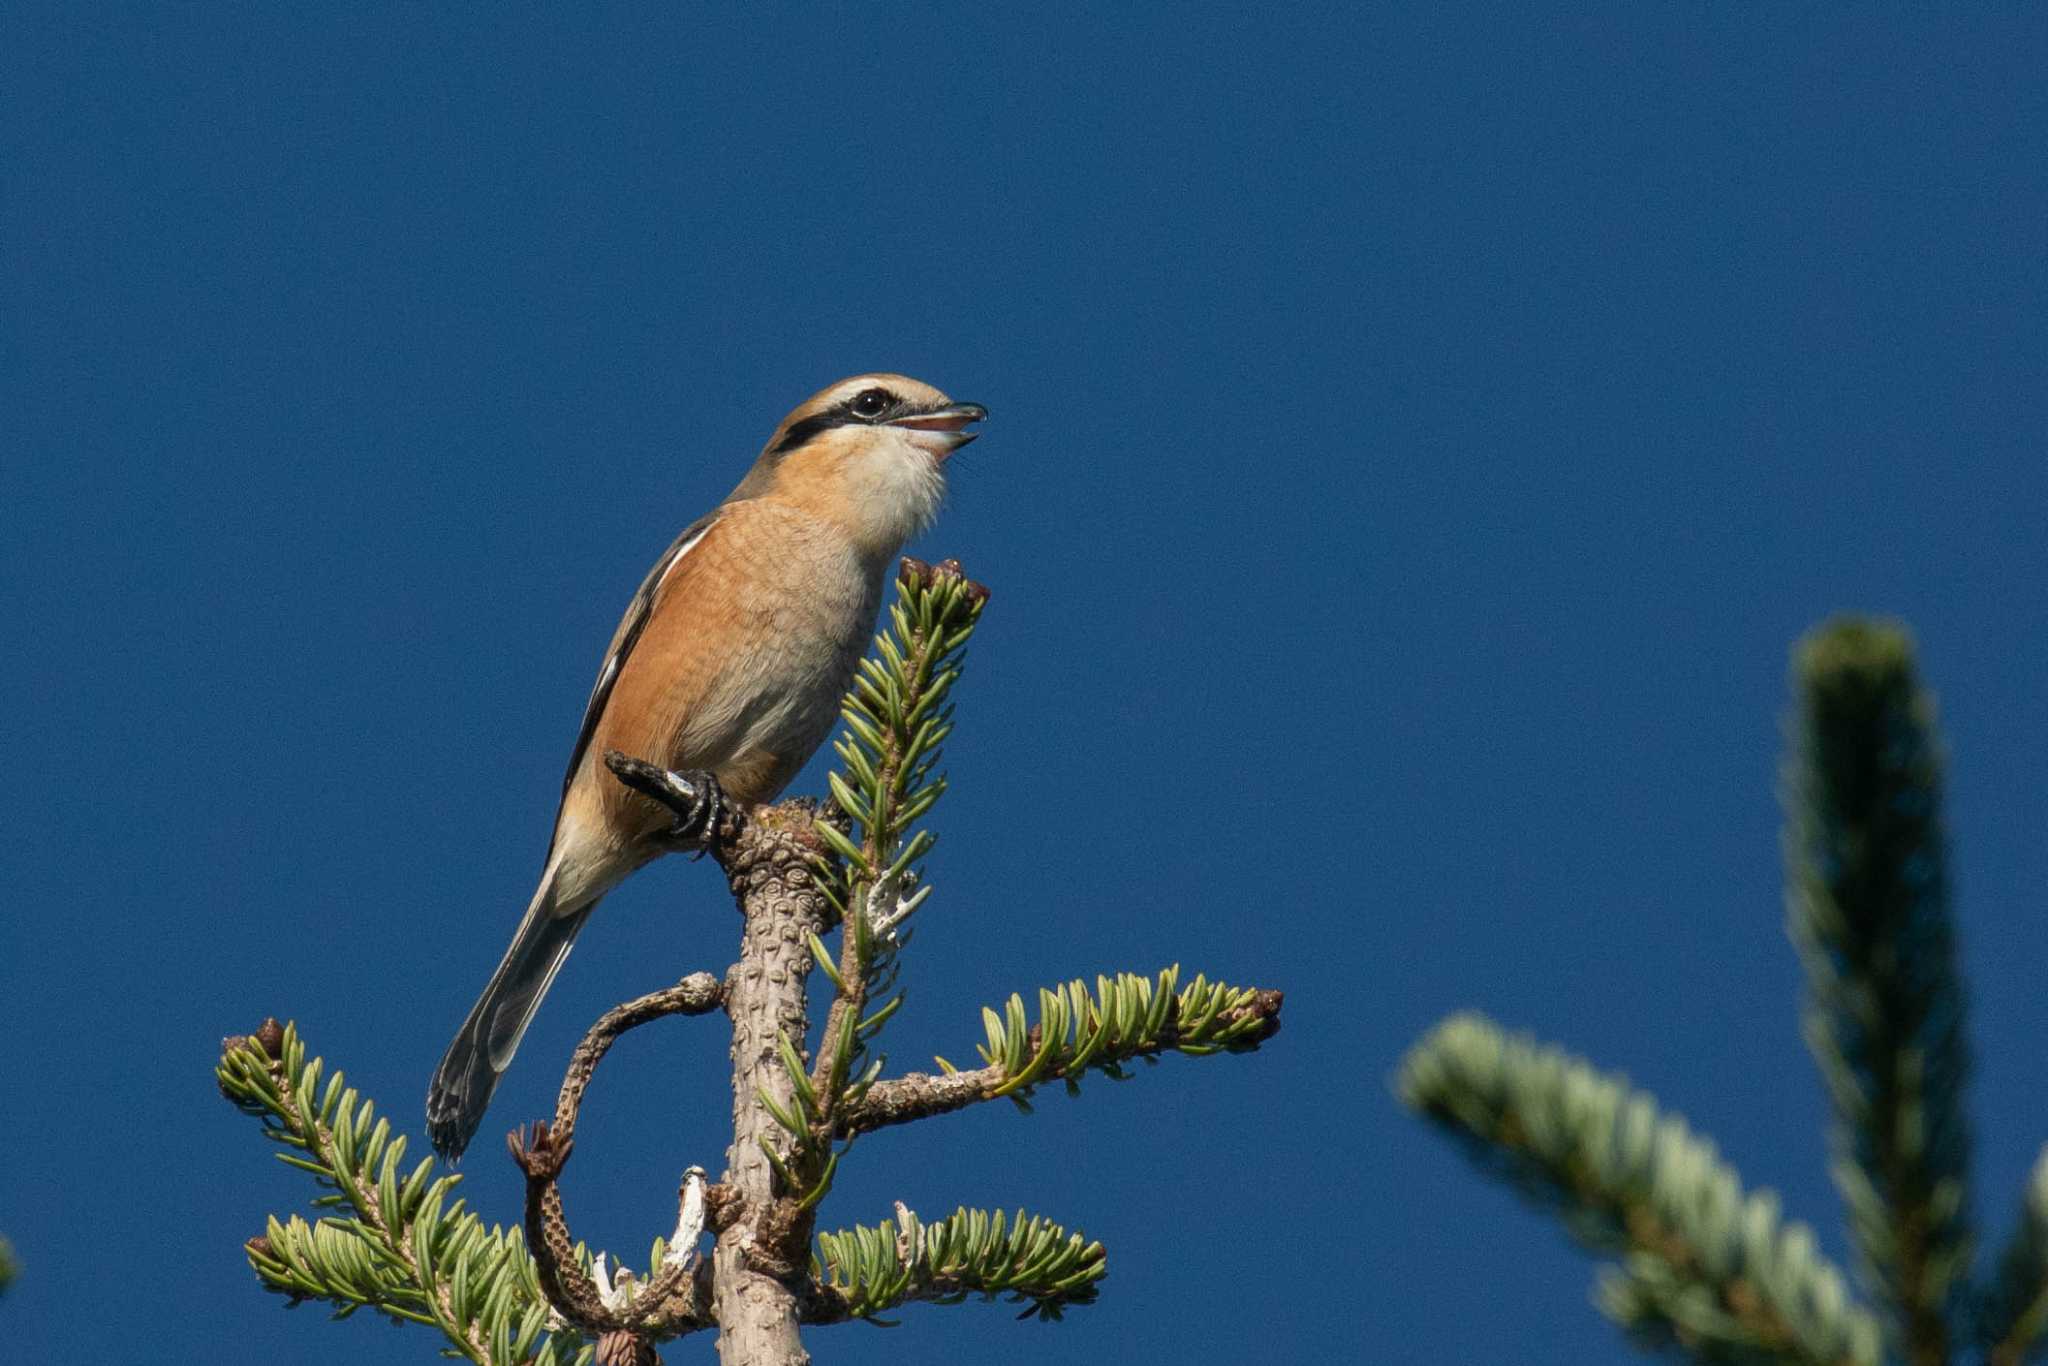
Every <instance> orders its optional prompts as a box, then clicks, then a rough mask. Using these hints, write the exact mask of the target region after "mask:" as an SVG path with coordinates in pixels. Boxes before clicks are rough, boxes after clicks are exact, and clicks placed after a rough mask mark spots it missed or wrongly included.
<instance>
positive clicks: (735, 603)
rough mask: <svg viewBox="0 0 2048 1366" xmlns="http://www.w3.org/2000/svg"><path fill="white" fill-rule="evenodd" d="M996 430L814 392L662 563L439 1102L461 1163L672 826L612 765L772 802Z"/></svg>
mask: <svg viewBox="0 0 2048 1366" xmlns="http://www.w3.org/2000/svg"><path fill="white" fill-rule="evenodd" d="M983 416H985V414H984V413H983V411H982V410H981V409H980V408H979V407H978V406H977V405H974V404H954V403H952V402H951V400H949V399H947V397H946V396H945V395H944V394H942V393H940V392H939V391H938V390H936V389H933V388H931V387H930V386H929V385H925V384H920V383H919V382H918V381H916V380H912V379H909V378H907V377H905V376H901V375H884V374H876V375H862V376H857V377H855V378H854V379H850V380H843V381H841V382H840V383H838V384H835V385H833V386H831V387H829V388H827V389H823V390H820V391H819V392H818V393H817V394H814V395H812V396H811V397H810V398H809V399H807V400H805V401H804V402H803V403H802V404H799V405H798V406H797V408H796V409H795V410H794V411H792V412H791V413H790V415H789V416H788V417H786V418H784V419H783V421H782V423H781V425H780V426H778V427H777V428H776V430H775V434H774V435H773V436H772V437H770V439H769V442H768V445H767V447H766V448H765V449H764V450H763V451H762V453H761V456H760V458H759V459H758V460H757V461H755V463H754V467H753V469H752V470H750V471H749V472H748V474H747V476H746V478H745V479H743V480H742V481H741V482H740V485H739V487H737V488H736V489H734V490H733V492H732V495H731V496H730V497H728V498H727V499H726V501H725V502H723V503H721V504H720V505H719V506H718V508H717V509H716V510H714V511H713V512H712V513H711V514H710V515H709V516H708V517H705V518H703V519H701V520H700V521H698V522H697V523H694V524H693V525H692V526H691V527H690V529H689V530H687V531H685V532H684V533H683V535H682V536H681V537H680V538H678V540H677V541H676V542H675V544H673V545H672V546H670V547H669V551H668V553H667V554H666V555H664V556H663V557H662V559H661V560H660V561H658V562H657V563H656V565H655V567H654V569H653V570H652V571H650V573H649V574H648V576H647V579H646V581H645V582H643V583H642V585H641V587H640V591H639V592H638V593H636V594H635V595H634V598H633V601H632V602H631V604H630V605H629V606H628V607H627V610H626V615H625V618H624V619H623V620H622V621H621V622H620V624H619V627H618V630H617V631H616V632H614V633H613V636H612V642H611V646H610V648H609V649H608V650H607V651H606V654H605V660H604V664H603V666H602V668H601V669H600V671H599V675H598V681H597V685H596V686H595V687H594V688H593V689H592V691H591V696H590V701H589V704H588V706H587V708H586V711H585V716H584V722H583V727H582V730H581V732H580V733H579V735H578V737H577V743H576V748H575V751H574V752H573V754H572V756H571V759H570V763H569V770H568V773H567V775H566V777H565V780H564V784H563V791H562V803H561V807H560V810H559V812H558V814H557V816H556V819H555V833H554V839H553V842H552V844H551V846H550V849H549V852H548V860H547V864H546V867H545V868H544V869H543V871H542V874H541V881H540V886H539V888H538V889H537V890H536V891H535V893H534V897H533V901H532V903H531V904H530V905H529V906H528V908H527V912H526V917H525V919H524V920H523V921H522V922H521V924H520V928H519V931H518V933H517V934H516V935H515V936H514V938H513V941H512V947H511V948H510V949H508V950H507V951H506V953H505V956H504V958H503V960H502V961H501V962H500V963H499V965H498V970H497V972H496V973H494V974H493V975H492V978H491V981H490V984H489V985H488V986H486V987H485V989H484V993H483V995H482V996H481V997H480V998H479V999H478V1001H477V1003H476V1005H475V1006H474V1007H473V1008H472V1009H471V1011H470V1014H469V1018H468V1019H467V1020H465V1021H464V1023H463V1026H462V1028H461V1030H460V1031H458V1032H457V1034H456V1038H455V1042H454V1043H453V1044H451V1045H450V1046H449V1049H448V1053H447V1055H446V1056H445V1057H444V1058H443V1059H442V1061H441V1065H440V1067H439V1069H437V1071H436V1073H435V1077H434V1082H433V1085H432V1086H431V1087H430V1088H429V1091H428V1096H427V1119H428V1131H429V1133H430V1135H431V1136H432V1138H433V1141H434V1146H435V1147H436V1148H437V1149H439V1150H440V1151H441V1153H442V1154H443V1155H444V1156H451V1157H452V1156H454V1155H456V1154H459V1153H460V1152H461V1150H462V1148H463V1147H464V1145H465V1144H466V1143H467V1142H468V1140H469V1137H470V1135H471V1134H472V1133H473V1132H474V1131H475V1128H476V1125H477V1123H478V1122H479V1121H480V1120H481V1118H482V1115H483V1110H484V1107H485V1105H486V1104H487V1103H488V1101H489V1099H490V1096H491V1093H492V1091H493V1090H494V1089H495V1087H496V1085H497V1080H498V1077H499V1076H500V1075H502V1073H503V1072H504V1070H505V1068H506V1066H508V1065H509V1064H510V1062H511V1059H512V1054H513V1052H514V1051H515V1050H516V1049H517V1048H518V1045H519V1040H520V1038H521V1036H522V1035H523V1034H524V1033H525V1029H526V1026H527V1024H528V1023H529V1022H530V1021H531V1019H532V1016H533V1011H534V1009H535V1008H537V1007H538V1005H539V1002H540V998H541V996H542V995H543V994H545V992H546V990H547V987H548V985H549V983H550V982H551V981H552V980H553V978H554V974H555V973H556V972H557V971H558V970H559V969H560V967H561V965H562V962H563V960H564V959H565V958H566V957H567V956H568V952H569V946H570V944H571V943H572V942H573V941H574V938H575V935H576V932H577V931H578V930H579V929H580V928H581V927H582V925H583V922H584V920H585V918H586V917H587V916H588V915H589V913H590V910H591V908H592V907H593V906H595V905H596V903H597V901H598V899H599V898H601V897H602V896H603V895H604V894H605V893H606V892H607V891H609V890H610V889H611V888H612V887H613V886H615V885H616V884H617V883H618V882H619V880H620V879H622V878H624V877H625V876H627V875H628V874H630V873H631V872H632V871H633V870H634V869H635V868H638V867H640V866H641V865H642V864H644V863H646V862H647V861H649V860H650V859H652V858H654V857H656V856H657V855H659V854H660V853H661V852H663V850H664V849H665V848H666V847H667V844H666V842H665V840H664V839H663V838H662V836H663V835H664V833H665V832H666V831H667V830H668V829H669V827H670V826H671V824H672V822H673V820H674V816H673V814H672V813H671V812H669V811H668V810H667V809H666V808H664V807H661V806H658V805H657V804H655V803H654V802H652V801H650V800H648V799H647V798H645V797H642V796H640V795H638V794H636V793H633V792H631V791H629V790H627V789H626V788H625V787H623V786H622V785H621V784H619V783H618V782H617V781H616V780H615V779H614V778H613V777H612V776H611V774H610V772H609V770H608V769H607V768H606V767H605V765H604V762H603V756H604V754H605V753H606V751H608V750H618V751H620V752H621V753H624V754H627V755H631V756H633V757H635V758H640V759H645V760H649V761H651V762H653V763H657V764H660V765H662V766H663V767H665V768H669V769H674V770H706V771H709V772H710V773H711V774H713V775H714V776H715V777H716V778H717V779H718V781H719V784H720V786H721V787H722V788H723V789H724V791H725V794H726V796H727V797H728V799H730V800H733V801H737V802H740V803H743V804H752V803H757V802H765V801H769V800H771V799H773V798H774V797H775V796H776V795H777V794H778V793H780V792H781V791H782V789H783V788H784V787H785V786H786V785H787V784H788V783H789V781H790V779H792V778H794V777H795V776H796V773H797V770H798V769H800V768H802V767H803V765H804V763H805V761H806V760H808V759H809V758H810V756H811V754H812V752H813V751H815V750H816V749H817V747H818V745H819V744H820V743H821V742H822V741H823V740H824V738H825V736H826V735H827V734H828V733H829V732H830V730H831V727H832V722H833V719H834V717H835V716H836V715H837V712H838V704H839V698H840V696H841V694H842V693H843V692H844V691H845V689H846V686H847V684H848V682H849V681H850V680H851V678H852V674H853V670H854V666H855V664H856V663H857V662H858V660H859V657H860V651H861V649H862V647H863V646H864V645H865V644H866V642H867V638H868V636H869V633H870V632H871V631H872V630H873V628H874V620H875V614H876V612H877V611H878V609H879V607H880V604H881V595H882V586H883V582H884V579H885V576H886V574H887V571H888V569H889V566H890V565H891V563H892V562H893V560H894V558H895V556H896V554H897V552H898V551H899V550H900V549H901V548H902V545H903V542H904V541H905V540H906V539H908V538H909V537H910V536H911V535H913V534H914V533H915V532H916V531H917V530H918V529H919V528H920V527H922V526H923V525H924V523H925V522H927V521H928V520H929V519H930V518H931V516H932V515H933V514H934V513H935V512H936V510H937V506H938V500H939V497H940V495H941V493H942V492H943V490H944V482H945V481H944V475H943V473H942V472H941V464H942V462H943V461H944V459H945V457H946V455H948V454H949V453H950V452H951V451H952V450H954V449H956V448H957V447H958V446H959V445H961V444H963V443H964V442H966V441H967V440H969V439H971V438H970V437H969V435H968V434H967V433H965V432H964V431H963V430H962V429H963V428H964V427H965V426H966V425H967V424H968V423H970V422H974V421H978V420H979V419H980V418H981V417H983Z"/></svg>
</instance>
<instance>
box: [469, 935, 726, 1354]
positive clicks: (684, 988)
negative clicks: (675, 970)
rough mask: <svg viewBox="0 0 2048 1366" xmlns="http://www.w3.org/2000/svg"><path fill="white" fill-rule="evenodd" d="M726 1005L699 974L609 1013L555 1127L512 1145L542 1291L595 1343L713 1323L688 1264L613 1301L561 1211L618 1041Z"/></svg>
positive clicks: (597, 1027)
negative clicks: (600, 1067)
mask: <svg viewBox="0 0 2048 1366" xmlns="http://www.w3.org/2000/svg"><path fill="white" fill-rule="evenodd" d="M724 1000H725V988H724V986H723V985H722V984H721V983H720V982H719V981H718V979H717V978H715V977H713V976H712V975H711V974H710V973H708V972H699V973H693V974H692V975H690V976H688V977H685V978H684V979H683V980H682V981H680V982H678V983H676V984H675V985H674V986H672V987H667V988H665V989H663V990H661V991H656V992H651V993H649V994H648V995H646V996H642V997H640V998H639V999H638V1000H634V1001H628V1002H627V1003H626V1004H624V1005H621V1006H615V1007H613V1008H612V1009H611V1010H608V1011H606V1012H605V1013H604V1015H603V1016H602V1017H600V1018H599V1019H598V1021H597V1023H596V1024H594V1025H592V1026H591V1027H590V1032H589V1033H587V1034H585V1035H584V1036H583V1042H582V1043H580V1044H578V1045H577V1046H576V1051H575V1053H574V1054H572V1055H571V1056H570V1059H569V1069H568V1073H567V1074H566V1075H565V1076H564V1077H563V1078H562V1091H561V1095H560V1097H559V1098H558V1099H557V1100H556V1102H555V1118H554V1122H553V1124H552V1125H550V1124H535V1125H534V1126H533V1127H532V1129H531V1130H530V1131H519V1130H515V1131H514V1132H513V1133H512V1134H511V1135H510V1136H509V1137H508V1139H507V1146H508V1147H509V1148H510V1149H511V1152H512V1158H513V1161H515V1162H517V1163H518V1164H519V1168H520V1170H521V1171H523V1172H525V1173H526V1232H527V1242H528V1244H529V1245H530V1247H531V1249H532V1251H533V1257H534V1264H535V1269H536V1271H537V1272H538V1274H539V1277H540V1283H541V1291H542V1293H543V1294H544V1295H545V1296H546V1297H547V1300H548V1303H549V1304H551V1305H553V1306H554V1307H555V1310H556V1312H558V1313H560V1314H561V1315H562V1317H563V1318H565V1319H567V1320H569V1321H570V1322H571V1323H574V1324H575V1325H576V1326H577V1327H579V1328H581V1329H583V1330H584V1331H586V1332H588V1333H590V1334H592V1335H593V1336H603V1335H607V1334H620V1333H624V1334H627V1335H629V1336H638V1337H641V1338H644V1339H648V1340H651V1339H653V1338H657V1337H673V1336H677V1335H679V1334H682V1333H687V1332H691V1331H694V1330H696V1329H700V1328H708V1327H709V1326H710V1324H711V1316H710V1312H709V1308H710V1294H709V1287H708V1286H705V1285H703V1284H700V1283H699V1281H698V1278H696V1277H695V1276H693V1274H692V1272H693V1271H694V1269H695V1268H694V1267H693V1266H692V1265H691V1264H690V1263H689V1262H688V1260H687V1259H685V1258H682V1257H678V1258H675V1259H673V1260H671V1261H669V1262H668V1263H667V1264H666V1265H664V1266H662V1267H661V1268H659V1269H658V1270H657V1271H656V1272H655V1275H654V1279H653V1280H652V1281H650V1282H649V1283H648V1284H647V1285H646V1286H645V1287H644V1288H640V1289H638V1290H637V1292H636V1293H635V1294H634V1295H632V1296H631V1297H630V1298H627V1297H622V1296H616V1295H614V1296H607V1295H606V1294H605V1293H604V1291H603V1287H601V1286H600V1285H599V1284H598V1283H597V1281H596V1279H595V1278H593V1277H592V1276H591V1275H590V1274H589V1273H588V1272H586V1271H584V1270H583V1267H582V1265H581V1263H580V1262H579V1261H578V1259H577V1257H576V1255H575V1247H576V1243H575V1239H574V1238H573V1237H571V1236H570V1233H569V1225H568V1219H567V1216H566V1215H565V1214H564V1212H563V1209H562V1193H561V1185H560V1178H561V1174H562V1169H563V1168H564V1167H565V1166H567V1165H568V1162H569V1155H570V1153H571V1151H573V1149H574V1146H575V1141H576V1117H577V1114H578V1112H579V1111H580V1110H581V1109H582V1106H583V1094H584V1091H585V1090H586V1089H588V1087H589V1085H590V1081H591V1078H592V1077H593V1076H594V1075H595V1074H596V1071H597V1064H598V1063H599V1062H600V1061H601V1060H602V1059H603V1058H604V1055H605V1054H606V1053H607V1052H608V1051H610V1049H611V1046H612V1044H613V1043H614V1042H615V1041H616V1040H617V1039H618V1037H619V1035H621V1034H623V1033H625V1032H626V1031H627V1030H629V1029H634V1028H637V1027H638V1026H640V1025H643V1024H647V1023H649V1022H650V1021H653V1020H658V1019H661V1018H663V1017H664V1016H668V1015H704V1014H708V1013H710V1012H711V1011H714V1010H717V1009H718V1008H719V1006H720V1005H721V1004H723V1003H724ZM687 1192H688V1185H687V1182H686V1183H685V1190H684V1193H683V1197H679V1198H686V1197H687ZM622 1300H623V1303H621V1302H619V1301H622ZM620 1350H624V1349H623V1348H621V1349H620Z"/></svg>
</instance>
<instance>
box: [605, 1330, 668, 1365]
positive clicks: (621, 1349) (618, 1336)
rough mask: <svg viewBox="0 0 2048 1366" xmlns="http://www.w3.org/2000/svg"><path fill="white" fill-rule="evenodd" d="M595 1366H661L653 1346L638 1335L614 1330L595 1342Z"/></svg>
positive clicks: (659, 1358)
mask: <svg viewBox="0 0 2048 1366" xmlns="http://www.w3.org/2000/svg"><path fill="white" fill-rule="evenodd" d="M596 1360H597V1366H661V1357H660V1355H659V1354H657V1353H656V1352H655V1350H654V1344H653V1343H651V1342H649V1341H648V1340H647V1339H646V1338H643V1337H641V1336H640V1335H639V1334H638V1333H633V1332H628V1331H627V1330H626V1329H624V1328H614V1329H613V1330H612V1331H611V1332H609V1333H606V1334H605V1335H604V1336H603V1337H601V1338H599V1339H598V1340H597V1358H596Z"/></svg>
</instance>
